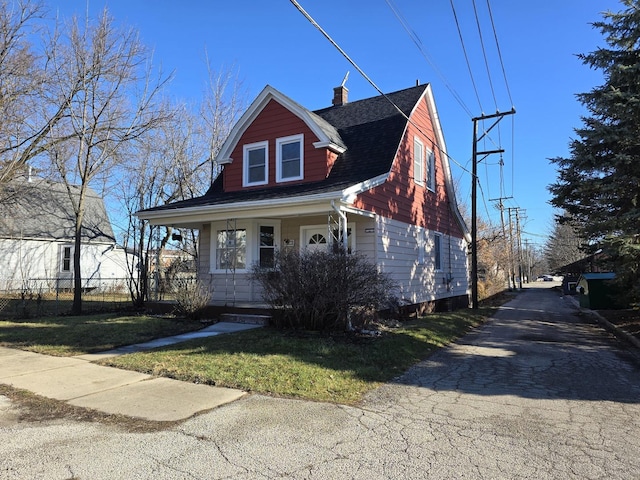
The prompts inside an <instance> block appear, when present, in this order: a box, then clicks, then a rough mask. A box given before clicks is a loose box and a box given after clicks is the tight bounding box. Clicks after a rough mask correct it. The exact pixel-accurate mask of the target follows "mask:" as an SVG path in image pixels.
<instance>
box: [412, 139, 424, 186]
mask: <svg viewBox="0 0 640 480" xmlns="http://www.w3.org/2000/svg"><path fill="white" fill-rule="evenodd" d="M413 181H414V182H416V183H417V184H418V185H423V186H424V145H423V144H422V142H421V141H420V140H419V139H418V137H415V138H414V139H413Z"/></svg>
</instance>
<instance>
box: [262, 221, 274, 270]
mask: <svg viewBox="0 0 640 480" xmlns="http://www.w3.org/2000/svg"><path fill="white" fill-rule="evenodd" d="M275 233H276V232H275V227H274V226H273V225H260V232H259V237H260V238H259V244H258V264H259V265H260V268H273V267H274V258H275V251H276V241H275Z"/></svg>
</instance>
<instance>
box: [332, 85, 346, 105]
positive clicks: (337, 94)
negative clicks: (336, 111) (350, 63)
mask: <svg viewBox="0 0 640 480" xmlns="http://www.w3.org/2000/svg"><path fill="white" fill-rule="evenodd" d="M348 96H349V89H348V88H347V87H345V86H344V85H340V86H339V87H335V88H334V89H333V106H334V107H339V106H340V105H344V104H345V103H347V101H348V100H347V97H348Z"/></svg>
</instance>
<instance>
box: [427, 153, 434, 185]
mask: <svg viewBox="0 0 640 480" xmlns="http://www.w3.org/2000/svg"><path fill="white" fill-rule="evenodd" d="M426 157H427V162H426V163H427V188H428V189H429V190H432V191H434V192H435V191H436V155H435V153H433V151H432V150H428V149H427V155H426Z"/></svg>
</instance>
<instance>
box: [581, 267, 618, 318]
mask: <svg viewBox="0 0 640 480" xmlns="http://www.w3.org/2000/svg"><path fill="white" fill-rule="evenodd" d="M615 277H616V274H615V273H613V272H606V273H583V274H582V275H580V278H579V279H578V285H577V288H576V290H577V291H578V294H579V295H580V306H581V307H584V308H590V309H592V310H597V309H606V308H612V306H613V302H612V300H611V298H610V294H611V287H610V285H609V280H613V279H614V278H615Z"/></svg>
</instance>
